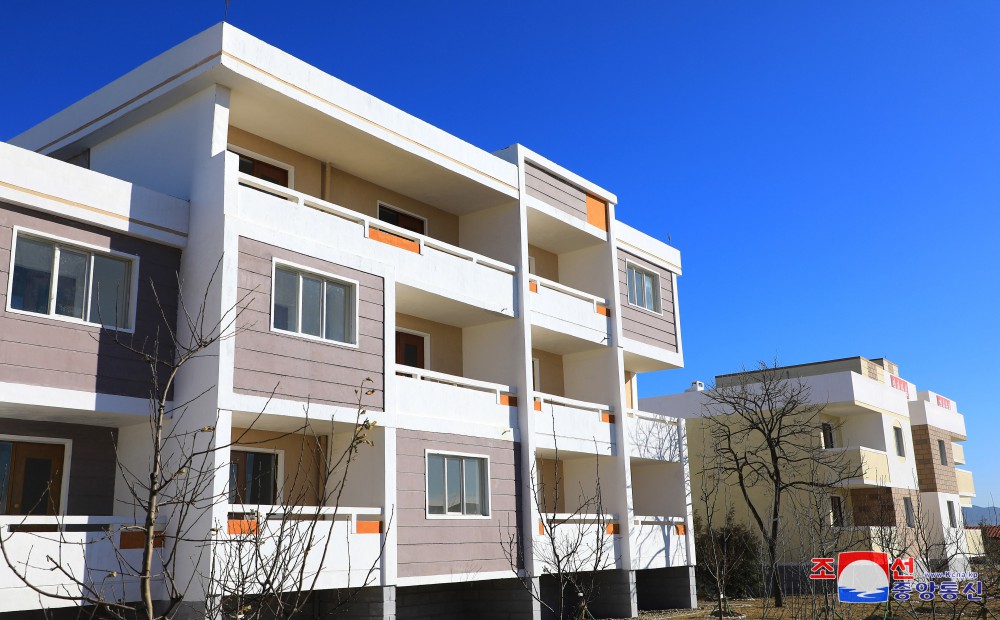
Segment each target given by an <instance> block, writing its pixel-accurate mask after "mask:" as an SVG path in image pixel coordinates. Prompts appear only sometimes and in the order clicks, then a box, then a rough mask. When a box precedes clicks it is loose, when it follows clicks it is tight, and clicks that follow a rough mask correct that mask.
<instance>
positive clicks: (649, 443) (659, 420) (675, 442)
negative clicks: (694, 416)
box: [625, 409, 681, 462]
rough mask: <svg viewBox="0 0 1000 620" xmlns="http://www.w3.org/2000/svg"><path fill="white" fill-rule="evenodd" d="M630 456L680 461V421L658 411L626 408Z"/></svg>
mask: <svg viewBox="0 0 1000 620" xmlns="http://www.w3.org/2000/svg"><path fill="white" fill-rule="evenodd" d="M625 424H626V427H625V429H626V433H627V435H628V438H629V452H630V456H635V457H639V458H644V459H656V460H658V461H672V462H674V461H680V458H681V445H680V422H679V420H678V419H677V418H671V417H668V416H664V415H659V414H656V413H648V412H645V411H639V410H637V409H626V410H625Z"/></svg>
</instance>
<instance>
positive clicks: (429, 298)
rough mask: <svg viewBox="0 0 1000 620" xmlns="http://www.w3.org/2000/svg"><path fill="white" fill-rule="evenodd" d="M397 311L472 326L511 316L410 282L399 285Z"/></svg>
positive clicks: (436, 320)
mask: <svg viewBox="0 0 1000 620" xmlns="http://www.w3.org/2000/svg"><path fill="white" fill-rule="evenodd" d="M396 310H397V311H398V312H400V313H401V314H409V315H410V316H415V317H418V318H421V319H426V320H428V321H434V322H436V323H444V324H446V325H453V326H455V327H472V326H473V325H483V324H486V323H493V322H494V321H501V320H504V319H510V318H511V317H509V316H504V315H502V314H498V313H496V312H490V311H489V310H484V309H483V308H477V307H475V306H470V305H469V304H465V303H462V302H460V301H458V300H455V299H451V298H449V297H442V296H441V295H435V294H434V293H428V292H427V291H425V290H423V289H420V288H416V287H414V286H408V285H406V284H397V285H396Z"/></svg>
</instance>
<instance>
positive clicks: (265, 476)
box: [229, 450, 278, 506]
mask: <svg viewBox="0 0 1000 620" xmlns="http://www.w3.org/2000/svg"><path fill="white" fill-rule="evenodd" d="M277 497H278V455H277V454H275V453H274V452H249V451H246V450H230V451H229V503H230V504H258V505H263V506H272V505H274V504H275V503H277Z"/></svg>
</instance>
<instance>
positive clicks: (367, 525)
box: [357, 521, 382, 534]
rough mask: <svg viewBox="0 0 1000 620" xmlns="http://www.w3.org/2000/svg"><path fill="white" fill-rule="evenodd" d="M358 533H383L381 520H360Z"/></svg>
mask: <svg viewBox="0 0 1000 620" xmlns="http://www.w3.org/2000/svg"><path fill="white" fill-rule="evenodd" d="M357 524H358V528H357V529H358V534H381V533H382V522H381V521H358V522H357Z"/></svg>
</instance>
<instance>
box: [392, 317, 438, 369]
mask: <svg viewBox="0 0 1000 620" xmlns="http://www.w3.org/2000/svg"><path fill="white" fill-rule="evenodd" d="M396 331H397V332H403V333H404V334H410V335H411V336H420V337H421V338H423V339H424V365H425V366H427V368H421V370H430V369H431V368H430V365H431V335H430V334H428V333H427V332H422V331H419V330H416V329H410V328H409V327H400V326H399V325H396ZM393 359H395V352H393ZM393 363H395V362H393ZM396 365H397V366H401V367H403V368H411V366H405V365H403V364H396Z"/></svg>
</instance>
